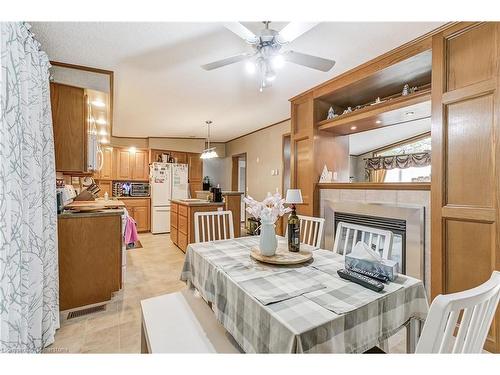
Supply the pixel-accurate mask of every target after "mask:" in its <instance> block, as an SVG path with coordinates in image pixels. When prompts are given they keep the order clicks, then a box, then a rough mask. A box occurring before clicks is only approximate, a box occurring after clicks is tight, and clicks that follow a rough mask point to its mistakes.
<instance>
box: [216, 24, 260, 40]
mask: <svg viewBox="0 0 500 375" xmlns="http://www.w3.org/2000/svg"><path fill="white" fill-rule="evenodd" d="M224 27H225V28H226V29H228V30H229V31H232V32H233V33H235V34H236V35H238V36H239V37H240V38H241V39H244V40H245V41H247V42H248V43H250V44H253V43H255V42H256V41H257V40H258V39H259V38H257V36H256V35H255V34H254V33H253V32H251V31H250V30H248V29H247V28H246V27H245V26H243V25H242V24H241V23H239V22H226V23H224Z"/></svg>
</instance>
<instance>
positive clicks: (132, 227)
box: [125, 216, 139, 245]
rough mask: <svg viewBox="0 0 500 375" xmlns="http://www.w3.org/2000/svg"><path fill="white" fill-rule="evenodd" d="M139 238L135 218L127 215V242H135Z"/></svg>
mask: <svg viewBox="0 0 500 375" xmlns="http://www.w3.org/2000/svg"><path fill="white" fill-rule="evenodd" d="M138 239H139V237H138V236H137V228H136V224H135V220H134V219H132V218H131V217H130V216H127V223H126V224H125V244H127V245H128V244H130V243H134V242H135V241H137V240H138Z"/></svg>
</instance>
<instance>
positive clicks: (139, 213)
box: [123, 198, 151, 232]
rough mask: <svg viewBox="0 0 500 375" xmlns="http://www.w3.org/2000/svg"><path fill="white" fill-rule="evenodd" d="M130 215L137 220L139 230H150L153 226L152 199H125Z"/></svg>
mask: <svg viewBox="0 0 500 375" xmlns="http://www.w3.org/2000/svg"><path fill="white" fill-rule="evenodd" d="M123 202H124V203H125V207H126V208H127V211H128V213H129V215H130V216H131V217H132V218H133V219H134V220H135V222H136V224H137V231H138V232H148V231H149V230H150V228H151V224H150V222H151V208H150V204H151V200H150V199H147V198H128V199H123Z"/></svg>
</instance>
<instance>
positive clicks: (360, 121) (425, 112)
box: [316, 88, 431, 135]
mask: <svg viewBox="0 0 500 375" xmlns="http://www.w3.org/2000/svg"><path fill="white" fill-rule="evenodd" d="M408 113H412V115H408ZM430 115H431V90H430V88H428V89H425V90H422V91H417V92H415V93H413V94H409V95H407V96H400V97H397V98H394V99H391V100H387V101H385V102H383V103H380V104H376V105H372V106H368V107H365V108H362V109H359V110H357V111H354V112H351V113H348V114H345V115H339V116H337V117H335V118H333V119H330V120H323V121H320V122H318V123H316V126H317V127H318V128H319V130H324V131H328V132H331V133H333V134H335V135H347V134H354V133H359V132H363V131H366V130H372V129H376V128H380V127H384V126H391V125H396V124H400V123H403V122H408V121H415V120H419V119H423V118H428V117H430Z"/></svg>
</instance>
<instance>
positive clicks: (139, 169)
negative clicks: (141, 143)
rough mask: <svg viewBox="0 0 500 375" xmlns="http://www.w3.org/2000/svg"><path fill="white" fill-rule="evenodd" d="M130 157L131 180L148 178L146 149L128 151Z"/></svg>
mask: <svg viewBox="0 0 500 375" xmlns="http://www.w3.org/2000/svg"><path fill="white" fill-rule="evenodd" d="M130 158H131V159H132V164H133V165H132V180H148V179H149V161H148V160H149V155H148V152H147V151H146V150H137V151H136V152H134V153H130Z"/></svg>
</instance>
